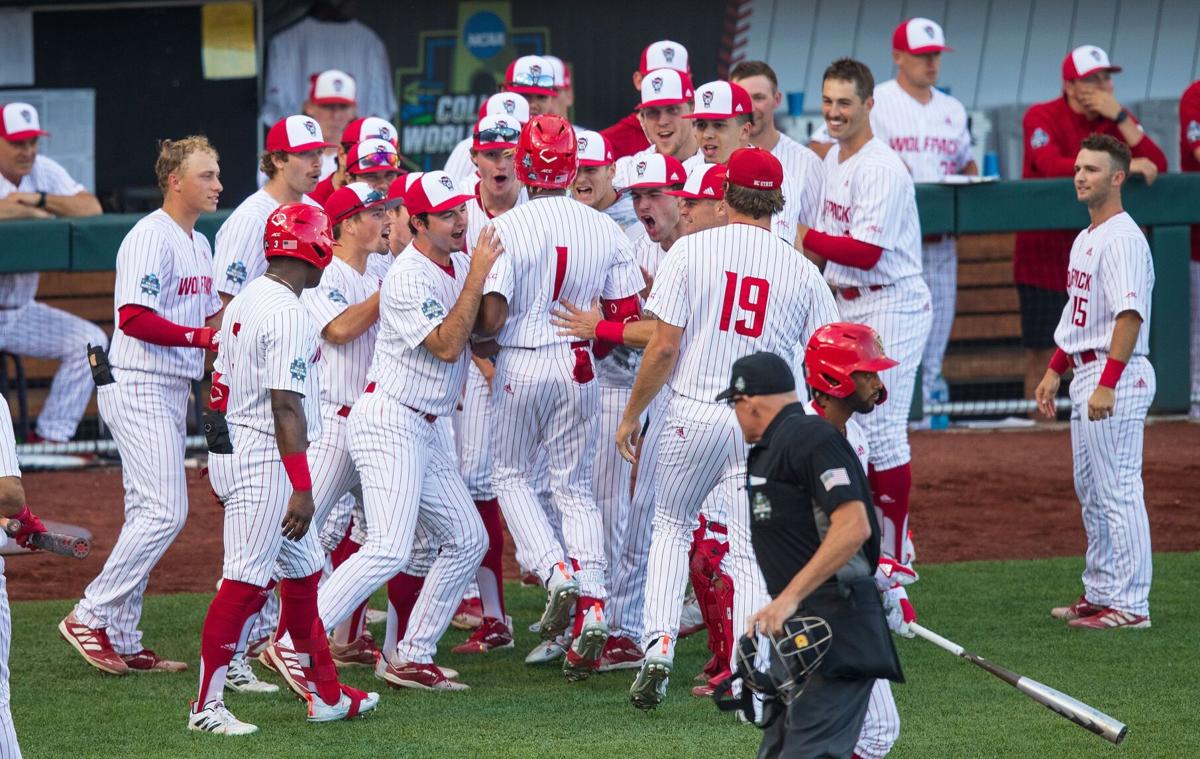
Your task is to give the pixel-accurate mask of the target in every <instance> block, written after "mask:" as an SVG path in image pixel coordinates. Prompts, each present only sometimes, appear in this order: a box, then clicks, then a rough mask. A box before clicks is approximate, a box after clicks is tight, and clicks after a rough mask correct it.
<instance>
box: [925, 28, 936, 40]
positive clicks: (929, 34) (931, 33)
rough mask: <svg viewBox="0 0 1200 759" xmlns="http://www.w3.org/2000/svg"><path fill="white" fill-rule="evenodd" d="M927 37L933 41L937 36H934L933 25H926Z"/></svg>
mask: <svg viewBox="0 0 1200 759" xmlns="http://www.w3.org/2000/svg"><path fill="white" fill-rule="evenodd" d="M925 36H926V37H928V38H929V39H933V38H934V37H935V36H936V35H935V34H934V31H933V26H932V25H931V24H926V25H925Z"/></svg>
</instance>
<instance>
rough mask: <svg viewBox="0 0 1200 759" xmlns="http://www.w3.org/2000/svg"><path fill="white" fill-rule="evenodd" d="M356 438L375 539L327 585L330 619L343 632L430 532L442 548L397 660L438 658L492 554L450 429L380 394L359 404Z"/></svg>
mask: <svg viewBox="0 0 1200 759" xmlns="http://www.w3.org/2000/svg"><path fill="white" fill-rule="evenodd" d="M349 432H350V436H349V440H350V455H351V456H352V457H353V459H354V463H355V464H356V465H357V466H358V471H359V475H360V476H361V478H362V488H363V497H364V498H363V507H364V509H365V511H366V519H367V542H366V543H365V544H364V545H363V547H362V548H361V549H359V551H358V552H357V553H355V554H354V555H353V556H351V557H350V558H349V559H347V560H346V561H345V562H344V563H343V564H342V565H341V566H340V567H338V568H337V569H336V570H334V572H333V574H332V575H330V576H329V577H328V578H327V579H326V580H325V582H324V584H322V585H321V589H320V591H319V592H318V594H317V606H318V609H319V610H320V614H321V621H322V622H324V623H325V627H326V629H333V627H334V626H336V625H337V624H338V623H339V622H341V621H342V620H344V619H345V618H346V617H348V616H349V615H350V613H351V612H352V611H354V609H355V608H356V607H357V606H358V605H359V604H360V603H362V602H363V601H364V600H366V599H367V598H368V597H369V596H370V595H371V593H373V592H374V591H375V589H376V588H378V587H380V586H381V585H383V584H384V583H385V582H387V581H388V580H389V579H391V578H392V577H393V576H395V574H396V573H397V572H400V571H402V570H404V569H405V568H406V567H407V566H408V563H409V561H410V559H411V554H412V550H413V543H414V541H415V537H416V533H417V531H418V526H420V527H421V528H424V529H425V530H427V531H428V533H429V535H430V542H431V544H432V545H435V546H437V547H438V548H439V549H440V550H439V551H438V553H437V556H436V558H434V560H433V565H432V567H431V568H430V570H429V575H428V578H427V579H426V582H425V586H424V588H422V590H421V594H420V596H418V598H417V603H416V606H414V607H413V611H412V615H411V617H410V622H409V627H408V630H407V634H406V636H405V638H404V640H402V641H400V642H399V644H398V645H397V647H396V653H395V656H396V657H397V659H398V660H399V661H408V662H431V661H433V654H434V653H435V652H436V651H437V642H438V639H440V638H441V637H442V634H443V633H444V632H445V631H446V628H447V627H448V626H449V624H450V618H451V617H452V616H453V614H454V609H455V608H456V607H457V606H458V602H459V599H461V598H462V594H463V590H464V589H465V588H466V587H467V584H468V583H469V582H470V580H471V577H472V576H473V575H474V574H475V570H476V568H478V567H479V563H480V561H482V559H483V554H484V552H485V551H486V550H487V545H488V540H487V532H486V531H485V530H484V527H483V520H481V519H480V518H479V511H478V510H477V509H476V508H475V503H474V501H473V500H472V499H471V494H470V493H469V492H467V486H466V485H465V484H464V483H463V480H462V476H461V475H460V474H459V473H458V462H457V461H455V459H454V454H453V447H452V444H451V443H450V441H449V440H448V438H447V435H446V433H447V432H448V428H446V427H442V428H440V429H439V426H438V425H436V424H434V423H431V422H428V421H426V420H425V418H424V416H423V415H422V414H420V413H418V412H416V411H413V410H412V409H410V408H407V407H405V406H404V405H402V404H401V403H399V402H398V401H396V400H394V399H392V398H390V397H388V396H387V395H385V394H384V393H383V392H379V391H376V392H374V393H365V394H364V395H363V396H362V398H360V399H359V401H358V403H357V404H355V406H354V410H353V411H352V412H350V430H349Z"/></svg>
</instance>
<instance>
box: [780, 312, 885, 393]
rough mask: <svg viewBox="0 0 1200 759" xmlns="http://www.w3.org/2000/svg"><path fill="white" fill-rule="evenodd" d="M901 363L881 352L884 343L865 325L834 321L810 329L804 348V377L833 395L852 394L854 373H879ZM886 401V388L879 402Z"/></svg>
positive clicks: (814, 387) (813, 386) (815, 387)
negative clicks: (814, 330)
mask: <svg viewBox="0 0 1200 759" xmlns="http://www.w3.org/2000/svg"><path fill="white" fill-rule="evenodd" d="M899 363H900V362H898V361H893V360H892V359H890V358H888V357H887V356H885V355H884V353H883V342H882V341H880V339H879V335H877V334H875V330H873V329H871V328H870V327H868V326H867V325H865V324H850V323H847V322H834V323H833V324H826V325H825V326H824V327H821V328H819V329H817V331H816V332H813V334H812V337H810V338H809V339H808V347H806V348H805V349H804V379H805V381H807V382H808V384H809V385H810V386H811V387H812V388H813V389H814V390H820V391H821V392H822V393H825V394H826V395H832V396H833V397H835V398H848V397H849V396H851V395H853V394H854V378H853V377H851V376H850V375H851V374H853V373H854V372H881V371H883V370H884V369H891V368H892V367H893V366H897V365H898V364H899ZM885 400H887V389H886V388H884V390H883V396H882V397H881V398H880V399H879V403H883V402H884V401H885Z"/></svg>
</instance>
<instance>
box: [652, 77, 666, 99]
mask: <svg viewBox="0 0 1200 759" xmlns="http://www.w3.org/2000/svg"><path fill="white" fill-rule="evenodd" d="M650 86H651V87H652V88H653V89H654V94H655V95H657V94H658V93H660V92H662V87H663V80H662V77H661V76H656V77H654V78H653V79H651V80H650Z"/></svg>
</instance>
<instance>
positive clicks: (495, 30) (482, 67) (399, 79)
mask: <svg viewBox="0 0 1200 759" xmlns="http://www.w3.org/2000/svg"><path fill="white" fill-rule="evenodd" d="M511 10H512V9H511V3H508V2H463V3H459V5H458V28H457V29H445V30H438V31H425V32H421V33H420V35H419V38H418V43H417V46H418V50H417V65H416V66H415V67H413V68H407V69H406V68H398V69H396V77H395V80H396V87H397V90H398V93H397V95H398V97H397V99H398V100H399V101H400V124H401V130H400V131H401V136H400V152H402V153H403V154H404V155H405V156H407V157H408V158H409V159H410V160H411V161H412V162H414V163H416V164H417V166H418V167H419V168H420V169H421V170H423V171H428V170H431V169H440V168H441V167H442V165H443V164H444V163H445V161H446V157H447V155H449V153H450V151H451V150H453V149H454V146H455V145H456V144H458V142H460V141H461V140H462V139H464V138H466V137H470V136H471V129H472V128H473V127H474V126H475V122H476V120H478V116H479V107H480V105H482V103H483V101H484V100H486V99H487V97H488V96H489V95H491V94H493V93H495V92H496V91H497V89H498V87H499V85H501V84H503V82H504V72H505V69H507V68H508V64H509V63H510V62H511V61H512V60H513V59H514V58H517V57H518V56H521V55H536V54H540V53H543V52H546V51H547V49H548V47H549V41H550V39H549V38H550V33H549V30H548V29H547V28H546V27H524V28H514V27H513V25H512V13H511Z"/></svg>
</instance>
